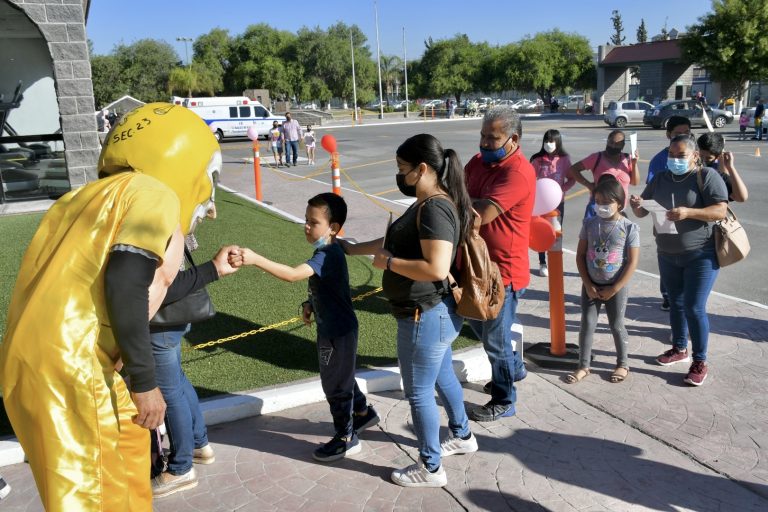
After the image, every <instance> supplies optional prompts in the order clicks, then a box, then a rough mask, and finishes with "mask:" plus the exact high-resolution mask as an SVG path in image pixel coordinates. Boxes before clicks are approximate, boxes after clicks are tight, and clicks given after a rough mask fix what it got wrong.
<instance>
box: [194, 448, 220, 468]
mask: <svg viewBox="0 0 768 512" xmlns="http://www.w3.org/2000/svg"><path fill="white" fill-rule="evenodd" d="M215 461H216V456H215V455H214V453H213V448H211V445H209V444H207V445H205V446H203V447H202V448H195V450H194V451H193V452H192V462H194V463H195V464H213V463H214V462H215Z"/></svg>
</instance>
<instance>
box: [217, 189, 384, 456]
mask: <svg viewBox="0 0 768 512" xmlns="http://www.w3.org/2000/svg"><path fill="white" fill-rule="evenodd" d="M305 219H306V222H305V224H304V235H305V236H306V238H307V242H309V243H310V244H311V245H312V246H313V247H314V248H315V251H314V253H313V254H312V257H311V258H310V259H309V260H307V262H306V263H302V264H300V265H298V266H296V267H289V266H288V265H283V264H281V263H277V262H274V261H272V260H269V259H267V258H265V257H264V256H261V255H260V254H256V253H255V252H253V251H252V250H251V249H242V256H243V261H242V264H243V265H253V266H256V267H258V268H260V269H262V270H264V271H266V272H269V273H270V274H272V275H273V276H275V277H277V278H279V279H282V280H283V281H288V282H294V281H300V280H302V279H309V290H310V292H309V298H308V300H307V301H306V302H304V303H303V304H302V319H303V320H304V323H305V324H306V325H309V324H310V323H311V321H312V320H311V319H312V313H314V314H315V322H316V324H317V355H318V360H319V363H320V382H321V383H322V386H323V392H324V393H325V398H326V399H327V400H328V404H329V405H330V409H331V415H332V416H333V426H334V428H335V429H336V434H335V435H334V436H333V438H332V439H331V440H330V441H328V442H327V443H325V444H323V445H321V446H319V447H318V448H317V449H316V450H315V451H314V453H313V454H312V457H314V459H315V460H318V461H320V462H330V461H334V460H338V459H341V458H343V457H345V456H347V455H354V454H356V453H359V452H360V450H361V445H360V441H359V439H358V437H357V435H358V433H359V432H361V431H363V430H365V429H366V428H369V427H372V426H374V425H376V424H378V423H379V415H378V414H377V413H376V411H375V410H374V408H373V407H372V406H370V405H368V403H367V401H366V398H365V395H364V394H363V393H362V392H361V391H360V388H359V387H358V386H357V382H356V381H355V361H356V358H357V332H358V324H357V317H356V316H355V311H354V309H353V308H352V298H351V296H350V291H349V272H348V270H347V260H346V256H345V255H344V250H343V249H342V248H341V246H340V245H339V244H337V243H335V240H336V234H337V233H338V232H339V231H340V230H341V227H342V226H343V225H344V221H345V220H346V219H347V204H346V203H345V202H344V199H343V198H341V197H340V196H337V195H336V194H332V193H330V192H326V193H323V194H318V195H316V196H315V197H313V198H312V199H310V200H309V201H307V210H306V214H305ZM237 263H238V262H237V261H236V260H233V261H230V264H232V265H236V264H237Z"/></svg>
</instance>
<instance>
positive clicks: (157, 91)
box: [112, 39, 180, 102]
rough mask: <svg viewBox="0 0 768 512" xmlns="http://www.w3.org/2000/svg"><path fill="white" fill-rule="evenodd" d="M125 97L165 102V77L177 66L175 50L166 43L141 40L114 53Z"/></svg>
mask: <svg viewBox="0 0 768 512" xmlns="http://www.w3.org/2000/svg"><path fill="white" fill-rule="evenodd" d="M112 53H113V55H114V57H115V59H117V62H118V65H119V68H120V73H121V76H122V81H123V83H124V84H125V85H126V86H127V90H128V94H130V95H131V96H134V97H136V98H137V99H140V100H142V101H146V102H151V101H167V100H168V93H167V88H168V76H169V75H170V73H171V70H172V69H173V68H175V67H176V66H177V65H178V64H179V62H180V61H179V56H178V55H177V54H176V50H174V49H173V47H172V46H171V45H170V44H168V43H167V42H165V41H158V40H156V39H141V40H139V41H136V42H135V43H133V44H130V45H125V44H120V45H117V46H116V47H115V49H114V50H113V52H112Z"/></svg>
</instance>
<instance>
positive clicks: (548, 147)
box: [544, 142, 557, 154]
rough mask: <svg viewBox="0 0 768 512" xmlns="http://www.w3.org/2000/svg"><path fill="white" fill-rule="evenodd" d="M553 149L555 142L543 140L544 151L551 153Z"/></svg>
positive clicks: (555, 145) (555, 146) (555, 147)
mask: <svg viewBox="0 0 768 512" xmlns="http://www.w3.org/2000/svg"><path fill="white" fill-rule="evenodd" d="M555 149H557V144H555V143H554V142H545V143H544V151H546V152H547V153H549V154H552V153H554V152H555Z"/></svg>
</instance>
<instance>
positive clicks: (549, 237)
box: [528, 217, 557, 252]
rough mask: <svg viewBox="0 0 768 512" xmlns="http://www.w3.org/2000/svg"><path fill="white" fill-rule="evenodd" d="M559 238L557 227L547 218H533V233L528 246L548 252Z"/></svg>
mask: <svg viewBox="0 0 768 512" xmlns="http://www.w3.org/2000/svg"><path fill="white" fill-rule="evenodd" d="M555 240H557V234H556V233H555V228H554V227H552V224H550V223H549V221H548V220H547V219H544V218H542V217H532V218H531V234H530V238H529V241H528V247H530V248H531V249H533V250H534V251H536V252H546V251H547V250H548V249H549V248H550V247H552V244H554V243H555Z"/></svg>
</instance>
